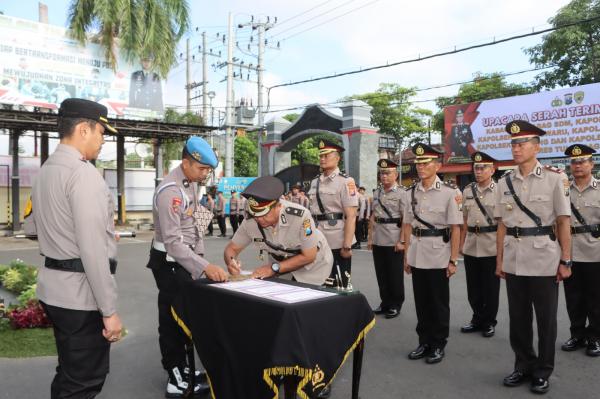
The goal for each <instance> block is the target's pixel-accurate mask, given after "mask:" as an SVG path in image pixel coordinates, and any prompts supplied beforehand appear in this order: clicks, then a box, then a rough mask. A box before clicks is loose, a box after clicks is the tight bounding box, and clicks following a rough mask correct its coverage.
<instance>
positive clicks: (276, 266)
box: [271, 263, 281, 274]
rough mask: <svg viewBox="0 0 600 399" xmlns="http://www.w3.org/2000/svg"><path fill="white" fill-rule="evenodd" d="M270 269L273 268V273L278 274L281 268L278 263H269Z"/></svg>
mask: <svg viewBox="0 0 600 399" xmlns="http://www.w3.org/2000/svg"><path fill="white" fill-rule="evenodd" d="M271 270H273V273H275V274H279V270H281V266H280V265H279V263H271Z"/></svg>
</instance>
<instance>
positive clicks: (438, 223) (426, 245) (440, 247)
mask: <svg viewBox="0 0 600 399" xmlns="http://www.w3.org/2000/svg"><path fill="white" fill-rule="evenodd" d="M411 190H412V189H411ZM406 195H407V199H406V207H405V208H404V223H405V224H410V225H412V227H413V229H414V228H415V227H419V228H422V229H428V227H427V226H425V225H423V224H421V223H420V222H419V221H418V220H417V219H416V218H415V216H414V214H413V210H412V206H411V200H412V199H411V191H410V190H409V191H407V193H406ZM460 195H461V194H460V191H459V190H458V189H456V188H453V187H450V186H447V185H446V184H444V183H442V181H441V180H440V178H439V177H437V176H436V178H435V182H434V183H433V184H432V185H431V187H429V189H427V191H425V189H424V188H423V185H422V183H421V182H418V183H417V184H416V186H415V200H416V201H417V204H416V205H415V211H416V212H417V215H419V217H420V218H421V219H423V220H424V221H426V222H428V223H429V224H432V225H434V226H435V228H436V229H442V228H446V227H450V226H451V225H453V224H459V225H460V224H462V223H463V218H462V214H461V212H460V210H459V205H458V202H457V198H459V197H460ZM459 199H460V198H459ZM374 200H375V198H373V201H374ZM450 242H451V240H450V241H448V242H444V240H443V237H415V236H414V235H411V236H410V245H409V247H408V258H407V261H408V264H409V265H410V266H413V267H416V268H418V269H445V268H447V267H448V262H449V261H450V252H451V248H450Z"/></svg>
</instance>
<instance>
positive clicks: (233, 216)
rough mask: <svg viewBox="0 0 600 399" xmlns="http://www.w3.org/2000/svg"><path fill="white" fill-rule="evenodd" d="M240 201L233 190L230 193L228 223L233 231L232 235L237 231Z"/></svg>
mask: <svg viewBox="0 0 600 399" xmlns="http://www.w3.org/2000/svg"><path fill="white" fill-rule="evenodd" d="M239 208H240V200H239V198H238V196H237V192H236V191H235V190H232V191H231V198H230V199H229V223H230V224H231V228H232V229H233V234H235V232H236V231H237V229H238V221H239V219H238V215H239V212H240V209H239Z"/></svg>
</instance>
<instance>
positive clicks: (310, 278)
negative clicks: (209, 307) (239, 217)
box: [224, 176, 333, 285]
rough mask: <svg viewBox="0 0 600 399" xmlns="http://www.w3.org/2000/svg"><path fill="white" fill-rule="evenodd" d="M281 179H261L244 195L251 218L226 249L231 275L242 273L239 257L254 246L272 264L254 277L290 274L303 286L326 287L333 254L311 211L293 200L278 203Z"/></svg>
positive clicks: (245, 191)
mask: <svg viewBox="0 0 600 399" xmlns="http://www.w3.org/2000/svg"><path fill="white" fill-rule="evenodd" d="M284 189H285V188H284V186H283V183H282V182H281V180H279V179H278V178H276V177H273V176H264V177H259V178H258V179H256V180H254V181H253V182H252V183H250V185H249V186H248V187H246V189H245V190H244V191H243V192H242V196H244V197H245V198H247V199H248V213H249V214H250V216H251V217H250V218H249V219H246V220H244V221H243V222H242V224H241V226H240V228H239V229H238V231H237V232H236V234H234V236H233V238H232V240H231V241H230V242H229V244H227V247H226V248H225V252H224V257H225V263H226V264H227V268H228V270H229V272H230V273H231V274H232V275H237V274H239V273H240V266H239V263H238V262H237V261H236V258H237V256H238V255H239V254H240V252H242V251H243V250H244V248H246V247H247V246H249V245H250V244H252V243H254V244H255V245H256V246H257V247H258V249H259V250H260V252H261V256H264V254H265V252H266V253H267V254H268V255H269V262H268V263H267V264H266V265H263V266H261V267H259V268H258V269H256V270H255V271H254V273H253V277H255V278H268V277H273V276H280V275H284V274H286V273H291V275H292V277H293V279H294V280H296V281H299V282H301V283H307V284H314V285H323V283H324V282H325V279H326V278H327V277H329V272H330V270H331V265H332V264H333V255H332V253H331V250H330V249H329V245H328V244H327V240H326V239H325V236H324V235H323V233H321V232H320V231H319V230H317V229H316V228H315V222H314V221H313V219H312V216H311V214H310V211H309V210H308V209H306V208H304V207H302V206H299V205H298V204H294V203H292V202H291V201H285V200H279V198H280V197H281V194H283V192H284Z"/></svg>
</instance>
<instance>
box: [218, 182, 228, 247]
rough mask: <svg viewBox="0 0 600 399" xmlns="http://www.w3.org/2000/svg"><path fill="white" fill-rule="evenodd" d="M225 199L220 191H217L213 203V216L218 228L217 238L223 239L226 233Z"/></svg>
mask: <svg viewBox="0 0 600 399" xmlns="http://www.w3.org/2000/svg"><path fill="white" fill-rule="evenodd" d="M225 201H226V200H225V197H224V196H223V192H222V191H217V199H216V203H215V216H216V218H217V225H218V226H219V231H220V232H221V234H219V237H225V236H226V235H225V233H226V232H227V226H226V225H225Z"/></svg>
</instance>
